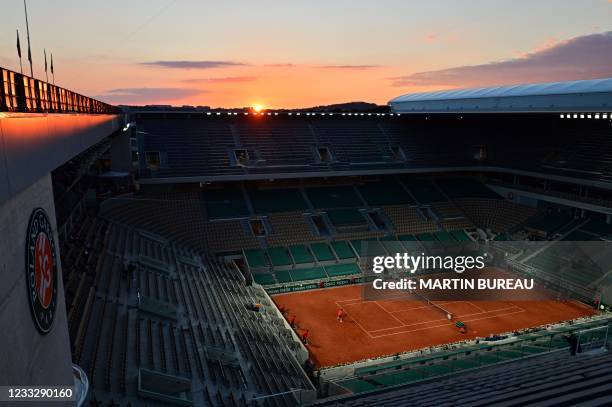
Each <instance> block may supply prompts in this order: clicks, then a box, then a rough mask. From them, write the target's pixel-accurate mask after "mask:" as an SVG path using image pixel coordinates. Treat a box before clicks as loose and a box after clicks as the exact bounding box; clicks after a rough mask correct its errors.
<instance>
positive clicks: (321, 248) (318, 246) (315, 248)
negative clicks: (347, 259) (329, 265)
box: [310, 243, 336, 261]
mask: <svg viewBox="0 0 612 407" xmlns="http://www.w3.org/2000/svg"><path fill="white" fill-rule="evenodd" d="M310 248H311V249H312V252H313V253H314V255H315V257H316V258H317V260H318V261H330V260H336V258H335V257H334V253H332V251H331V249H330V248H329V246H328V245H327V243H313V244H311V245H310Z"/></svg>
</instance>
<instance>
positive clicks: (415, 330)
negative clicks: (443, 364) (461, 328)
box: [371, 310, 525, 339]
mask: <svg viewBox="0 0 612 407" xmlns="http://www.w3.org/2000/svg"><path fill="white" fill-rule="evenodd" d="M521 312H525V310H521V311H514V312H507V313H505V314H501V315H495V316H489V317H483V318H475V319H470V320H466V321H465V322H473V321H480V320H483V319H490V318H496V317H505V316H507V315H513V314H519V313H521ZM452 325H453V324H452V323H447V324H440V325H435V326H429V327H425V328H417V329H410V330H407V331H401V332H394V333H390V334H382V335H374V336H371V338H372V339H376V338H384V337H387V336H392V335H400V334H406V333H410V332H417V331H424V330H426V329H434V328H441V327H445V326H452Z"/></svg>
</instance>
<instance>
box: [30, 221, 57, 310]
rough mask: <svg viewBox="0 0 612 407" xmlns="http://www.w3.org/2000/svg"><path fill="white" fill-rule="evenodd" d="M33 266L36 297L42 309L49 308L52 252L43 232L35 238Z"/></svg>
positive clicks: (51, 290)
mask: <svg viewBox="0 0 612 407" xmlns="http://www.w3.org/2000/svg"><path fill="white" fill-rule="evenodd" d="M34 257H35V266H34V281H35V284H36V295H37V296H38V300H39V301H40V305H42V307H43V308H45V309H46V308H49V304H51V297H52V295H53V279H52V276H53V252H52V251H51V243H49V239H47V235H46V234H45V233H43V232H40V233H39V234H38V237H37V238H36V246H35V249H34Z"/></svg>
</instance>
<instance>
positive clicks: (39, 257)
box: [25, 208, 58, 334]
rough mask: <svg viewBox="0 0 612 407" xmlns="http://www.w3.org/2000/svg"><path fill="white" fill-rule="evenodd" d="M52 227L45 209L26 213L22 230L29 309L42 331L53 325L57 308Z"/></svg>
mask: <svg viewBox="0 0 612 407" xmlns="http://www.w3.org/2000/svg"><path fill="white" fill-rule="evenodd" d="M55 253H56V249H55V240H54V238H53V227H52V225H51V222H50V221H49V218H48V216H47V214H46V213H45V211H44V210H43V209H41V208H37V209H35V210H34V212H32V215H31V216H30V222H29V223H28V230H27V233H26V264H25V266H26V277H27V286H28V298H29V300H30V310H31V311H32V317H33V318H34V322H35V323H36V327H37V328H38V330H39V331H40V332H41V333H43V334H46V333H48V332H49V331H50V330H51V327H52V326H53V320H54V319H55V309H56V308H57V287H58V286H57V284H58V283H57V261H56V257H55Z"/></svg>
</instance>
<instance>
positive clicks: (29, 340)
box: [0, 174, 73, 386]
mask: <svg viewBox="0 0 612 407" xmlns="http://www.w3.org/2000/svg"><path fill="white" fill-rule="evenodd" d="M38 207H40V208H43V209H44V210H45V211H46V212H47V215H48V216H49V220H50V221H51V223H52V225H53V233H54V236H55V242H56V250H57V253H56V258H57V260H58V273H59V274H58V284H59V287H58V292H57V301H58V304H57V308H56V313H55V319H54V322H53V326H52V328H51V331H50V332H49V333H47V334H46V335H42V334H41V333H40V332H39V331H38V330H37V328H36V325H35V322H34V320H33V318H32V315H31V311H30V305H29V300H28V290H27V282H26V281H27V280H26V272H25V267H26V265H25V250H26V247H25V245H26V232H27V228H28V221H29V218H30V215H31V213H32V211H33V210H34V209H35V208H38ZM0 254H1V256H0V276H2V283H1V284H0V385H32V386H33V385H71V384H72V383H73V380H72V369H71V360H72V358H71V355H70V339H69V336H68V324H67V318H66V305H65V298H64V286H63V283H62V269H61V264H60V261H59V240H58V235H57V223H56V220H55V207H54V204H53V190H52V186H51V176H50V175H48V174H47V175H46V176H43V177H41V178H40V179H38V180H36V181H35V182H33V183H32V184H31V185H30V186H29V187H27V188H26V189H24V190H23V191H21V192H20V193H18V194H16V195H14V196H13V197H12V198H11V199H9V200H8V201H6V202H4V203H0Z"/></svg>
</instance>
